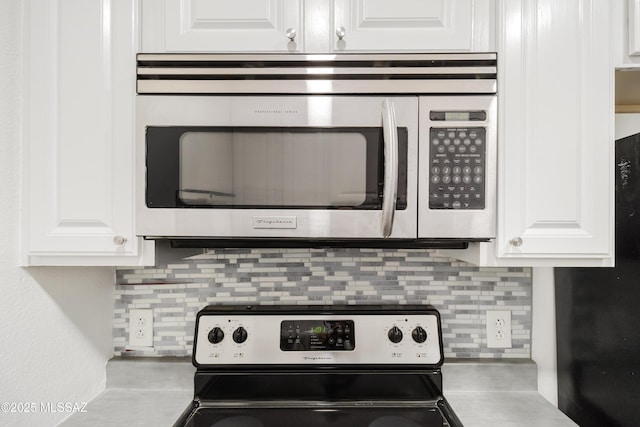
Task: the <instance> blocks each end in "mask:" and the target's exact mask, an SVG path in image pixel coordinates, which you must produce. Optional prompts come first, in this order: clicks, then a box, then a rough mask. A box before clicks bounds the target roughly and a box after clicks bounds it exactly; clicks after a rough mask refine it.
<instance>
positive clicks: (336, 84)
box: [137, 53, 497, 95]
mask: <svg viewBox="0 0 640 427" xmlns="http://www.w3.org/2000/svg"><path fill="white" fill-rule="evenodd" d="M496 80H497V55H496V54H495V53H440V54H384V55H383V54H336V55H322V54H313V55H303V54H289V55H280V54H138V56H137V92H138V93H139V94H161V95H167V94H175V95H179V94H203V95H209V94H306V95H314V94H317V95H322V94H403V93H410V94H456V93H465V94H474V93H477V94H494V93H496V87H497V83H496Z"/></svg>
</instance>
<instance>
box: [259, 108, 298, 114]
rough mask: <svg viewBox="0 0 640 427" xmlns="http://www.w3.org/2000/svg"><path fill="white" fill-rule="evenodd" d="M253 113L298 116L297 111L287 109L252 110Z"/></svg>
mask: <svg viewBox="0 0 640 427" xmlns="http://www.w3.org/2000/svg"><path fill="white" fill-rule="evenodd" d="M253 112H254V113H256V114H298V110H290V109H287V108H284V109H273V110H270V109H267V108H264V109H256V110H253Z"/></svg>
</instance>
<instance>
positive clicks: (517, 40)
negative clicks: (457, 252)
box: [496, 0, 614, 264]
mask: <svg viewBox="0 0 640 427" xmlns="http://www.w3.org/2000/svg"><path fill="white" fill-rule="evenodd" d="M609 12H610V4H609V2H608V1H607V0H572V1H567V2H558V1H555V0H520V1H514V0H503V1H502V3H501V16H500V24H501V25H502V29H501V31H500V34H501V37H500V39H499V40H498V45H499V47H500V50H499V54H498V58H499V60H501V63H499V73H500V74H499V77H498V81H499V85H500V87H499V93H501V95H502V96H501V102H500V103H499V110H500V113H499V117H500V119H501V123H502V126H501V127H500V133H499V141H500V144H501V149H500V160H499V162H500V167H499V176H500V179H499V182H500V183H502V185H501V186H500V189H499V223H498V236H497V239H496V250H497V257H498V258H499V259H505V260H508V259H521V260H527V259H544V258H547V259H555V260H556V261H551V263H552V264H561V261H557V260H560V259H562V258H573V257H577V258H593V259H594V264H599V263H601V262H602V260H603V259H611V258H612V254H613V185H614V184H613V161H614V160H613V159H614V157H613V117H614V115H613V64H612V58H611V53H610V50H609V49H608V46H609V43H610V26H609V16H610V15H609Z"/></svg>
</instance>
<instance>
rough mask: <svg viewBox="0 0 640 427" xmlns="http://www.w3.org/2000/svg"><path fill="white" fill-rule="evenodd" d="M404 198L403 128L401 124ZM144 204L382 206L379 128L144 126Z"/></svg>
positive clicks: (402, 197)
mask: <svg viewBox="0 0 640 427" xmlns="http://www.w3.org/2000/svg"><path fill="white" fill-rule="evenodd" d="M398 154H399V168H398V198H397V202H396V204H397V207H396V209H399V210H402V209H405V208H406V206H407V129H406V128H398ZM146 168H147V169H146V203H147V206H148V207H149V208H200V209H202V208H211V209H215V208H226V209H230V208H232V209H366V210H378V209H381V208H382V193H383V177H384V141H383V136H382V128H379V127H353V128H309V127H304V128H292V127H283V128H278V127H261V128H256V127H157V126H154V127H148V128H147V135H146Z"/></svg>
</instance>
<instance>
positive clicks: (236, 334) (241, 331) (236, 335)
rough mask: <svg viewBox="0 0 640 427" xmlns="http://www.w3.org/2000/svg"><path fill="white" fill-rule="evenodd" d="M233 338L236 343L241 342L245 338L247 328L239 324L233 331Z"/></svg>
mask: <svg viewBox="0 0 640 427" xmlns="http://www.w3.org/2000/svg"><path fill="white" fill-rule="evenodd" d="M233 340H234V341H235V342H237V343H238V344H242V343H243V342H245V341H246V340H247V330H246V329H245V328H243V327H242V326H240V327H239V328H238V329H236V330H235V331H233Z"/></svg>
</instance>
